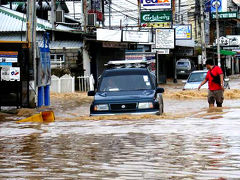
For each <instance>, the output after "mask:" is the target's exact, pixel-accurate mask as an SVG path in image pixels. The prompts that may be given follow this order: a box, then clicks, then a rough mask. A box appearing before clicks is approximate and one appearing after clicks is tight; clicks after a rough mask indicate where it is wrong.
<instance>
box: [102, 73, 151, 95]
mask: <svg viewBox="0 0 240 180" xmlns="http://www.w3.org/2000/svg"><path fill="white" fill-rule="evenodd" d="M148 89H152V84H151V81H150V78H149V76H148V75H136V74H128V75H114V76H106V77H103V79H102V82H101V84H100V88H99V91H136V90H148Z"/></svg>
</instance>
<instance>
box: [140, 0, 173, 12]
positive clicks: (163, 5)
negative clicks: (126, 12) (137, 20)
mask: <svg viewBox="0 0 240 180" xmlns="http://www.w3.org/2000/svg"><path fill="white" fill-rule="evenodd" d="M171 8H172V0H141V9H142V10H145V9H150V10H151V9H171Z"/></svg>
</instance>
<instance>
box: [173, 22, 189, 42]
mask: <svg viewBox="0 0 240 180" xmlns="http://www.w3.org/2000/svg"><path fill="white" fill-rule="evenodd" d="M173 28H174V29H175V32H176V39H177V40H191V39H192V25H191V24H187V25H180V24H179V25H173Z"/></svg>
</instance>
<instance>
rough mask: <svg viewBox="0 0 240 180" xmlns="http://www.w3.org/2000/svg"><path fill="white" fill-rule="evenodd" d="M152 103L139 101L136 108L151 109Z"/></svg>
mask: <svg viewBox="0 0 240 180" xmlns="http://www.w3.org/2000/svg"><path fill="white" fill-rule="evenodd" d="M152 108H153V103H152V102H140V103H138V109H152Z"/></svg>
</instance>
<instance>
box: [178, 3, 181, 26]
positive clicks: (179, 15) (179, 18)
mask: <svg viewBox="0 0 240 180" xmlns="http://www.w3.org/2000/svg"><path fill="white" fill-rule="evenodd" d="M180 20H181V0H178V23H180Z"/></svg>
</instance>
